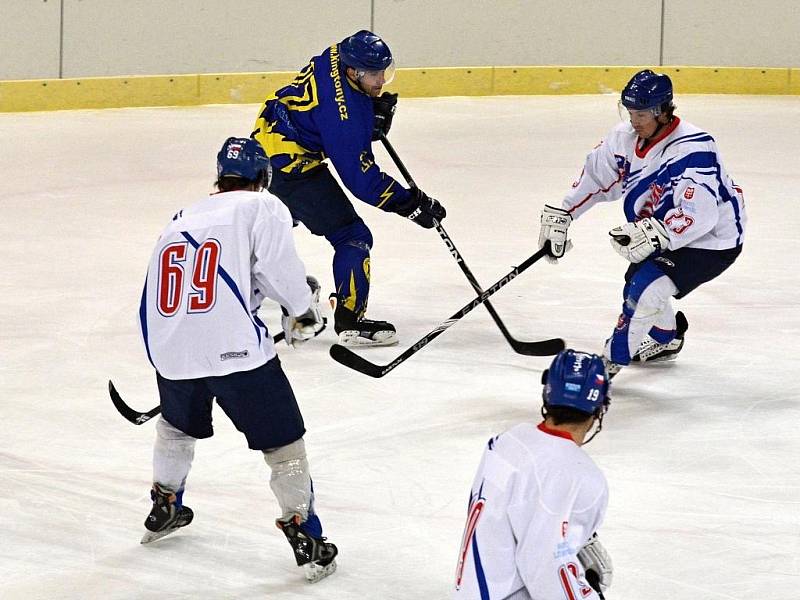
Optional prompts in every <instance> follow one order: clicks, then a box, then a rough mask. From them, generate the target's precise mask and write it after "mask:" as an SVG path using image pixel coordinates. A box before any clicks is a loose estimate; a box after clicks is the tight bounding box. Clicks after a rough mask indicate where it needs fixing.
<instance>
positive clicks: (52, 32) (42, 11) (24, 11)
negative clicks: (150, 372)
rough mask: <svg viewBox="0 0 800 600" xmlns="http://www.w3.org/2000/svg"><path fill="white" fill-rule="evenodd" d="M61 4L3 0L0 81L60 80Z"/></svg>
mask: <svg viewBox="0 0 800 600" xmlns="http://www.w3.org/2000/svg"><path fill="white" fill-rule="evenodd" d="M60 19H61V4H60V0H0V79H47V78H56V77H58V55H59V49H58V47H59V43H60Z"/></svg>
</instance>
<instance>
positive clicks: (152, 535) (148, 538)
mask: <svg viewBox="0 0 800 600" xmlns="http://www.w3.org/2000/svg"><path fill="white" fill-rule="evenodd" d="M178 529H180V527H168V528H167V529H162V530H161V531H148V532H147V533H145V534H144V536H142V541H141V542H139V543H140V544H149V543H150V542H155V541H156V540H160V539H161V538H163V537H165V536H168V535H169V534H170V533H173V532H175V531H178Z"/></svg>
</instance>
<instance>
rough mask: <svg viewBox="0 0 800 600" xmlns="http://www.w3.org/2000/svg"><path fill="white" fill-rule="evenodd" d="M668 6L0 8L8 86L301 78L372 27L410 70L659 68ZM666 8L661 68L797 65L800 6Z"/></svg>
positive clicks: (10, 1)
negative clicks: (309, 66)
mask: <svg viewBox="0 0 800 600" xmlns="http://www.w3.org/2000/svg"><path fill="white" fill-rule="evenodd" d="M62 4H63V9H64V20H63V31H64V39H63V51H62V53H61V54H59V44H60V26H61V23H60V18H61V7H62ZM661 5H662V0H641V1H640V2H636V3H632V2H631V1H630V0H607V1H605V2H603V3H597V2H592V1H590V0H566V1H565V2H561V3H558V4H556V3H552V2H551V1H550V0H496V1H486V0H484V1H477V0H476V1H474V2H464V1H463V0H436V1H433V2H432V1H431V0H337V1H336V2H331V1H328V0H308V1H307V2H303V3H288V2H279V1H278V0H236V1H235V2H231V1H222V0H170V1H168V2H164V0H0V79H35V78H56V77H58V76H59V60H60V59H61V64H62V65H63V69H62V72H63V76H64V77H86V76H109V75H158V74H173V73H175V74H181V73H215V72H263V71H286V70H290V71H293V70H296V69H298V68H299V67H301V66H302V65H303V64H305V62H306V61H307V60H308V58H309V57H310V56H312V55H313V54H314V53H316V52H319V51H321V50H322V49H323V48H325V47H326V46H327V45H329V44H331V43H332V42H334V41H337V40H340V39H341V38H343V37H344V36H346V35H347V34H349V33H352V32H353V31H356V30H358V29H361V28H368V27H369V26H370V23H373V22H374V28H375V30H376V31H377V32H378V33H380V34H381V35H382V36H383V37H384V38H385V39H386V40H387V41H388V42H389V44H390V46H391V47H392V50H393V51H394V53H395V55H396V56H397V59H398V66H401V67H427V66H445V67H446V66H455V67H459V66H482V65H495V66H503V65H558V66H567V65H587V66H591V65H640V64H641V65H644V64H646V65H657V64H658V63H659V53H660V44H661V30H660V24H661ZM664 6H665V28H664V33H663V40H664V48H663V64H666V65H709V66H763V67H800V34H798V32H800V11H797V10H795V8H794V2H792V1H790V0H764V1H763V2H755V1H744V0H735V1H731V0H727V1H726V0H707V1H703V2H697V1H696V0H664ZM373 11H374V12H373Z"/></svg>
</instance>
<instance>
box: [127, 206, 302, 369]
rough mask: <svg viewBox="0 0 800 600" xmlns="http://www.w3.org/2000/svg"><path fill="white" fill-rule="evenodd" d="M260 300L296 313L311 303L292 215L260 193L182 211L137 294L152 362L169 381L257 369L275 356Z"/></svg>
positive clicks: (161, 241)
mask: <svg viewBox="0 0 800 600" xmlns="http://www.w3.org/2000/svg"><path fill="white" fill-rule="evenodd" d="M265 297H267V298H270V299H272V300H275V301H276V302H278V303H279V304H281V305H282V306H284V307H286V308H287V310H289V311H290V312H291V313H292V314H294V315H300V314H302V313H303V312H305V311H306V310H308V307H309V304H310V302H311V291H310V289H309V287H308V284H307V283H306V273H305V267H304V266H303V263H302V262H301V261H300V258H299V257H298V255H297V251H296V250H295V246H294V239H293V237H292V218H291V216H290V214H289V211H288V209H287V208H286V207H285V206H284V205H283V204H282V203H281V202H280V201H279V200H278V199H277V198H275V197H273V196H270V195H268V194H266V193H263V192H249V191H233V192H225V193H218V194H212V195H210V196H208V197H207V198H205V199H203V200H201V201H200V202H197V203H196V204H194V205H192V206H190V207H189V208H186V209H184V210H181V211H179V212H178V213H177V214H176V215H175V216H174V217H173V219H172V222H171V223H170V224H169V225H168V226H167V227H166V228H165V229H164V231H163V232H162V234H161V237H160V239H159V240H158V244H157V245H156V248H155V250H154V252H153V256H152V258H151V259H150V265H149V268H148V271H147V279H146V281H145V285H144V290H143V292H142V300H141V305H140V308H139V323H140V325H141V329H142V338H143V340H144V345H145V348H146V350H147V355H148V358H149V359H150V362H151V363H152V364H153V366H154V367H155V368H156V370H157V371H158V372H159V373H160V374H161V375H162V376H163V377H165V378H167V379H195V378H199V377H210V376H219V375H228V374H230V373H234V372H238V371H249V370H251V369H255V368H256V367H259V366H261V365H263V364H264V363H266V362H267V361H268V360H270V359H272V358H273V357H274V356H275V354H276V352H275V346H274V344H273V343H272V338H271V337H270V336H269V334H268V332H267V328H266V326H265V325H264V323H263V322H262V321H261V320H260V319H259V318H258V316H257V314H256V313H257V311H258V307H259V306H260V305H261V301H262V300H263V299H264V298H265Z"/></svg>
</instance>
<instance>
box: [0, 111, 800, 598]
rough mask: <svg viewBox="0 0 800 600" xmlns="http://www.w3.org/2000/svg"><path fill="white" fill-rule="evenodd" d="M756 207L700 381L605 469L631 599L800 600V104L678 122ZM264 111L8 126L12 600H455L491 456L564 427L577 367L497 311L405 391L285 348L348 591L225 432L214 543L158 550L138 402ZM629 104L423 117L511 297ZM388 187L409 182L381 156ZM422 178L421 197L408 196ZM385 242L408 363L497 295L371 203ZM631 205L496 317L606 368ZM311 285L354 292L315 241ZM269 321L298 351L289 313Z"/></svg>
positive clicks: (430, 362) (212, 455) (421, 366)
mask: <svg viewBox="0 0 800 600" xmlns="http://www.w3.org/2000/svg"><path fill="white" fill-rule="evenodd" d="M676 103H677V105H678V114H679V115H680V116H681V117H682V118H685V119H686V120H688V121H691V122H692V123H695V124H696V125H699V126H700V127H703V128H705V129H707V130H708V131H709V132H710V133H711V134H712V135H713V136H714V137H715V138H716V140H717V143H718V145H719V147H720V149H721V152H722V157H723V161H724V163H725V165H726V167H727V168H728V170H729V171H730V173H731V174H732V175H733V177H734V179H735V181H736V183H737V184H738V185H740V186H741V187H742V188H743V189H744V194H745V199H746V202H747V210H748V212H749V218H750V223H749V229H748V232H747V237H746V243H745V249H744V252H743V254H742V256H741V257H740V259H739V260H738V262H737V263H736V264H735V265H734V266H733V267H732V268H731V269H730V270H729V271H727V272H726V273H724V274H723V275H722V276H721V277H720V278H719V279H717V280H715V281H713V282H711V283H709V284H707V285H705V286H703V287H701V288H700V289H698V290H697V291H695V292H694V293H692V294H691V295H690V296H689V297H687V298H685V299H683V300H681V301H679V302H677V303H676V306H677V307H678V308H680V309H681V310H683V311H684V312H685V313H686V315H687V317H688V319H689V324H690V327H689V331H688V333H687V338H686V346H685V349H684V350H683V352H682V353H681V354H680V356H679V358H678V360H677V361H675V362H674V363H672V364H668V365H662V366H649V367H644V368H641V367H640V368H634V367H631V368H629V369H627V370H625V371H623V372H622V373H621V374H620V375H619V376H618V377H617V378H616V379H615V381H614V384H613V388H612V396H613V402H612V407H611V410H610V412H609V414H608V416H607V418H606V426H605V428H604V431H603V433H602V434H601V435H600V436H599V437H598V438H597V439H596V440H595V441H594V442H592V443H591V444H590V445H589V446H587V447H586V448H587V451H588V452H589V453H590V454H591V455H592V456H593V458H594V459H595V460H596V462H597V463H598V464H599V465H600V467H601V468H602V469H603V471H604V472H605V473H606V475H607V477H608V481H609V485H610V503H609V510H608V515H607V518H606V522H605V525H604V527H603V528H602V530H601V532H600V534H601V537H602V539H603V541H604V543H605V545H606V547H607V548H608V550H609V551H610V553H611V554H612V556H613V559H614V564H615V577H614V584H613V587H612V589H611V590H610V591H609V593H608V594H607V597H608V598H609V600H621V599H627V600H644V599H648V600H649V599H659V600H716V599H737V600H752V599H754V598H763V599H770V600H772V599H775V600H777V599H784V598H785V599H796V598H799V597H800V591H798V590H800V558H798V557H800V460H798V459H800V440H799V439H798V425H800V405H799V403H798V393H797V382H798V378H797V373H798V360H797V357H798V354H800V343H798V339H800V337H799V336H800V310H799V309H800V300H798V297H799V295H800V277H798V274H797V273H798V272H797V269H796V266H795V267H792V264H794V263H795V260H796V253H797V244H798V239H800V238H799V236H798V231H800V201H799V200H798V194H799V193H800V161H799V160H798V155H800V142H798V140H800V98H796V97H793V98H777V97H748V96H680V95H678V96H677V97H676ZM257 111H258V107H257V106H255V105H250V106H208V107H199V108H163V109H121V110H102V111H73V112H54V113H31V114H3V115H0V137H1V138H2V140H3V142H2V144H0V167H1V169H0V170H1V171H2V174H3V188H4V189H3V192H2V194H1V195H0V215H1V216H0V235H2V240H3V250H2V256H3V261H2V262H3V276H2V278H0V315H2V316H0V324H1V325H2V334H1V335H0V352H1V353H2V355H1V358H0V406H2V420H0V598H2V599H3V600H6V599H22V598H25V599H32V598H36V599H38V598H41V599H51V598H59V599H60V598H69V599H78V598H80V599H84V598H105V599H107V600H111V599H121V598H136V599H138V598H154V599H155V598H158V599H159V600H168V599H184V598H186V599H188V598H204V599H205V598H243V599H251V598H252V599H256V598H258V599H262V598H286V599H300V598H303V599H306V598H320V599H323V598H324V599H325V600H329V599H334V600H356V599H357V600H362V599H387V600H388V599H398V600H399V599H403V600H405V599H415V600H417V599H425V600H427V599H438V598H447V597H448V595H449V590H450V586H451V582H452V580H453V573H454V570H455V565H456V554H457V551H458V546H459V543H460V538H461V533H462V527H463V521H464V517H465V515H466V503H467V497H468V491H469V486H470V483H471V481H472V477H473V474H474V471H475V469H476V467H477V463H478V459H479V457H480V454H481V452H482V449H483V446H484V444H485V442H486V441H487V439H488V438H489V437H490V436H492V435H494V434H497V433H499V432H501V431H503V430H504V429H506V428H508V427H510V426H511V425H513V424H515V423H518V422H520V421H525V420H530V421H534V422H538V420H539V417H538V411H539V406H540V390H541V385H540V383H539V379H540V374H541V371H542V370H543V369H544V368H546V367H547V365H548V364H549V360H550V359H549V358H530V357H525V356H520V355H517V354H514V353H513V352H512V351H511V349H510V347H509V346H508V344H507V343H506V342H505V341H504V339H503V338H502V337H501V335H500V333H499V331H498V329H497V327H496V326H495V324H494V323H493V322H492V321H491V320H490V318H489V316H488V314H487V313H486V311H485V310H484V309H483V308H482V307H478V308H476V309H475V310H474V311H473V312H472V313H470V314H469V315H468V316H467V317H465V318H464V319H463V320H462V321H460V322H459V323H457V324H456V325H454V326H453V327H452V328H451V329H449V330H448V331H447V332H445V333H444V334H443V335H442V336H441V337H439V338H438V339H436V340H435V341H434V342H432V343H431V344H430V345H429V346H428V347H426V348H424V349H423V350H421V351H420V352H419V353H418V354H417V355H415V356H414V357H413V358H412V359H410V360H409V361H407V362H406V363H404V364H402V365H401V366H399V367H398V368H397V369H395V370H394V371H393V372H391V373H390V374H389V375H387V376H386V377H385V378H383V379H370V378H368V377H366V376H364V375H361V374H359V373H357V372H355V371H350V370H348V369H347V368H345V367H343V366H341V365H339V364H337V363H335V362H333V361H332V360H331V359H330V358H329V356H328V347H329V345H330V344H331V343H332V342H333V341H334V334H333V333H332V331H326V332H325V333H323V334H322V336H320V338H318V339H316V340H314V341H313V342H310V343H308V344H307V345H306V346H305V347H303V348H301V349H299V350H292V349H291V348H288V347H287V346H285V345H281V346H279V353H280V356H281V360H282V361H283V366H284V368H285V370H286V371H287V373H288V375H289V378H290V380H291V381H292V383H293V385H294V389H295V392H296V394H297V396H298V400H299V402H300V405H301V408H302V410H303V413H304V416H305V420H306V426H307V428H308V434H307V436H306V443H307V447H308V449H309V458H310V461H311V467H312V472H313V476H314V482H315V487H316V492H317V508H318V511H319V514H320V516H321V518H322V521H323V524H324V526H325V529H326V534H327V535H328V536H329V538H330V539H331V541H334V542H335V543H336V544H337V545H338V546H339V548H340V557H339V559H338V562H339V571H338V572H337V573H336V574H335V575H334V576H332V577H330V578H329V579H327V580H325V581H323V582H321V583H319V584H316V585H313V586H310V585H308V584H306V583H305V582H304V581H303V579H302V574H301V572H300V570H298V569H297V568H296V567H295V565H294V560H293V558H292V555H291V552H290V548H289V546H288V544H287V543H286V542H285V540H284V539H283V536H282V535H281V534H280V532H279V531H278V530H277V529H276V528H275V527H274V525H273V524H272V523H273V519H274V518H275V517H276V516H277V504H276V502H275V500H274V498H273V496H272V494H271V492H270V490H269V487H268V477H269V473H268V469H267V467H266V465H265V464H264V461H263V460H262V458H261V455H260V454H259V453H257V452H252V451H249V450H248V449H247V447H246V443H245V440H244V438H243V437H241V436H240V434H239V433H238V432H237V431H236V430H235V429H234V428H233V426H232V425H231V424H230V422H229V421H228V420H227V419H226V418H225V416H224V415H223V414H222V412H221V411H217V412H216V413H215V414H216V415H217V420H216V421H215V424H216V435H215V436H214V437H213V438H212V439H210V440H205V441H201V442H199V443H198V445H197V455H196V458H195V463H194V468H193V470H192V472H191V474H190V478H189V481H188V484H187V489H186V495H185V501H186V503H187V504H188V505H189V506H191V507H192V508H193V509H194V511H195V515H196V517H195V521H194V523H193V524H192V525H191V526H190V527H188V528H187V529H185V530H182V531H180V532H178V533H176V534H173V535H172V536H170V537H168V538H165V539H163V540H161V541H159V542H156V543H154V544H152V545H150V546H147V547H145V546H141V545H140V544H139V539H140V537H141V535H142V533H143V531H144V529H143V525H142V522H143V520H144V518H145V516H146V515H147V513H148V511H149V507H150V501H149V495H148V490H149V487H150V477H151V466H150V460H151V452H152V442H153V439H154V435H155V430H154V424H153V423H152V422H150V423H147V424H144V425H143V426H141V427H136V426H133V425H131V424H130V423H128V422H127V421H125V420H123V419H122V417H120V415H119V414H117V412H116V411H115V409H114V407H113V406H112V405H111V402H110V401H109V398H108V394H107V390H106V385H107V381H108V379H109V378H111V379H113V380H114V382H115V383H116V384H117V387H118V388H119V390H120V392H121V393H122V395H123V397H124V398H125V399H126V400H127V402H128V403H129V404H131V405H132V406H134V407H136V408H137V409H139V410H146V409H149V408H152V407H153V406H155V405H156V404H157V402H158V400H157V395H156V394H157V392H156V386H155V378H154V375H153V372H152V369H151V367H150V365H149V363H148V362H147V359H146V356H145V353H144V350H143V347H142V346H141V343H140V341H139V333H138V330H137V325H136V320H135V317H136V312H137V307H138V301H139V295H140V291H141V286H142V283H143V279H144V274H145V271H146V265H147V261H148V258H149V256H150V253H151V251H152V248H153V245H154V244H155V242H156V239H157V237H158V234H159V232H160V231H161V229H162V227H163V226H164V225H165V224H166V223H167V221H168V220H169V219H170V218H171V217H172V215H173V214H174V213H175V212H176V210H178V209H180V208H181V207H184V206H186V205H188V204H190V203H192V202H194V201H195V200H196V199H199V198H200V197H201V196H203V195H204V194H206V193H208V192H209V191H211V186H212V182H213V180H214V177H215V156H216V152H217V150H218V149H219V147H220V146H221V144H222V142H223V140H224V139H225V138H226V137H228V136H229V135H243V136H246V135H248V134H249V133H250V130H251V126H252V123H253V121H254V119H255V116H256V113H257ZM618 118H619V117H618V116H617V113H616V97H615V96H611V95H608V96H603V95H598V96H582V97H581V96H579V97H502V98H470V99H466V98H447V99H405V100H402V101H401V103H400V106H399V110H398V114H397V117H396V118H395V124H394V128H393V130H392V133H391V139H392V141H393V143H394V146H395V148H396V149H397V151H398V153H399V154H400V156H401V158H402V159H403V160H404V162H405V163H406V166H407V167H408V169H409V170H410V171H411V174H412V175H413V176H414V179H415V180H416V181H417V183H418V184H419V185H420V187H422V188H423V189H424V190H425V191H426V192H428V193H429V194H430V195H432V196H435V197H437V198H439V199H440V200H441V201H442V203H443V204H444V205H445V206H446V208H447V211H448V216H447V219H446V220H445V222H444V225H445V226H446V228H447V231H448V233H449V234H450V235H451V236H452V239H453V241H454V242H455V243H456V245H457V246H458V248H459V250H460V251H461V252H462V254H463V256H464V258H465V260H466V262H467V264H468V265H469V267H470V268H471V269H472V271H473V272H474V273H475V275H476V276H477V278H478V280H479V281H480V282H481V283H482V284H483V285H484V286H485V287H488V286H489V285H490V284H491V283H493V282H494V281H496V280H497V279H499V278H500V277H501V276H502V275H504V274H505V273H507V272H508V271H509V270H510V269H511V267H512V266H513V265H515V264H518V263H519V262H521V261H522V260H523V259H524V258H526V257H528V256H529V255H530V254H532V253H533V252H534V251H535V243H536V239H537V236H538V214H539V210H540V208H541V207H542V205H543V204H544V203H546V202H551V203H558V202H559V201H560V198H561V196H562V195H563V194H564V192H565V191H566V190H567V189H568V188H569V186H570V184H571V182H572V181H573V180H574V179H575V178H576V177H577V176H578V174H579V173H580V170H581V166H582V164H583V160H584V157H585V155H586V153H587V152H588V151H589V150H590V149H591V148H592V147H593V146H594V145H595V144H596V143H597V142H599V140H600V139H601V138H602V137H603V136H604V135H605V134H606V132H607V131H608V130H609V129H610V128H611V127H612V126H613V125H614V124H615V123H616V122H617V120H618ZM375 153H376V157H377V161H378V164H380V165H381V166H382V167H383V168H384V169H385V170H387V171H389V172H390V173H392V174H396V173H397V170H396V169H395V168H394V167H393V166H392V165H391V161H390V160H389V158H388V156H387V155H386V154H385V152H384V151H383V148H380V147H379V146H378V145H377V144H376V145H375ZM397 176H398V178H399V175H397ZM356 207H357V210H358V211H359V213H360V214H361V215H362V216H363V218H364V219H365V221H366V222H367V224H368V225H369V226H370V228H371V229H372V231H373V234H374V237H375V247H374V251H373V254H372V274H373V292H372V296H371V300H370V311H369V316H372V317H373V318H378V319H388V320H390V321H392V322H394V323H395V324H396V325H397V329H398V331H399V334H400V338H401V344H400V346H399V347H395V348H384V349H371V350H367V351H364V354H365V355H367V358H369V359H370V360H372V361H377V362H381V363H387V362H389V361H390V360H391V359H392V358H393V357H395V356H396V355H398V354H399V353H400V352H401V351H402V350H403V349H405V348H407V347H408V346H410V345H411V344H413V343H414V342H415V341H416V340H417V339H419V338H420V337H421V336H423V335H424V334H426V333H427V332H428V331H430V330H431V329H433V328H434V327H435V326H436V325H438V324H439V323H440V322H441V321H443V320H444V319H446V318H447V317H449V316H450V315H451V314H452V313H454V312H455V311H456V310H458V309H459V308H461V306H462V305H464V304H465V303H466V302H467V301H469V300H470V299H471V298H472V296H473V292H472V291H471V288H470V286H469V284H468V283H467V280H466V279H465V278H464V276H463V274H462V273H461V272H460V271H459V269H458V267H457V266H456V264H455V263H454V260H453V258H452V257H451V256H450V254H449V252H448V251H447V248H446V247H445V246H444V244H443V243H442V241H441V240H440V239H439V237H438V236H437V235H436V233H435V232H434V231H432V230H431V231H426V230H422V229H421V228H418V227H416V226H415V225H414V224H412V223H410V222H409V221H407V220H405V219H402V218H400V217H398V216H397V215H393V214H387V213H382V212H380V211H378V210H375V209H373V208H371V207H369V206H367V205H365V204H363V203H360V202H358V201H356ZM623 220H624V219H623V217H622V209H621V205H620V204H608V205H603V206H599V207H596V208H595V209H594V210H592V211H590V212H589V213H588V214H587V215H586V216H584V217H582V218H581V219H580V220H578V221H576V222H575V223H574V224H573V226H572V227H571V233H572V236H573V239H574V242H575V248H574V250H573V251H572V252H570V253H569V254H568V256H567V258H566V259H565V260H563V261H561V263H560V264H559V265H555V266H554V265H549V264H546V263H544V262H543V261H542V262H540V263H537V264H536V265H534V266H533V267H531V269H530V270H528V271H527V272H525V273H524V274H523V275H521V276H520V277H519V278H518V279H516V280H514V281H513V282H511V283H510V284H509V285H508V286H507V287H506V288H504V289H503V290H501V291H500V292H499V293H498V294H497V295H496V296H495V297H494V298H493V302H494V304H495V307H496V308H497V310H498V312H499V313H500V315H501V316H502V317H503V319H504V320H505V321H506V324H507V326H508V328H509V329H510V330H511V332H512V334H513V335H515V336H516V337H518V338H520V339H525V340H535V339H543V338H549V337H556V336H561V337H564V338H566V340H567V341H568V343H569V344H570V345H571V346H573V347H576V348H578V349H584V350H591V351H599V350H600V348H601V345H602V342H603V340H604V339H605V338H606V337H607V336H608V335H609V334H610V332H611V330H612V328H613V326H614V324H615V322H616V317H617V315H618V313H619V310H620V304H621V298H620V290H621V280H622V274H623V272H624V270H625V268H626V264H627V263H625V261H623V259H621V258H620V257H619V256H617V255H616V254H615V253H614V252H613V251H612V249H611V247H610V245H609V243H608V241H607V237H608V236H607V233H606V232H607V230H608V229H609V228H611V227H612V226H614V225H617V224H620V223H621V222H623ZM295 231H296V240H297V244H298V247H299V251H300V254H301V256H302V257H303V259H304V261H305V264H306V267H307V269H308V271H309V272H310V273H313V274H315V275H316V276H317V277H318V278H319V279H320V280H321V282H322V283H323V290H325V292H326V294H327V292H328V291H330V290H331V288H332V285H333V284H332V276H331V273H330V260H331V256H332V253H331V250H330V249H329V247H328V245H327V243H326V242H325V241H324V240H322V239H320V238H314V237H313V236H312V235H311V234H310V233H308V231H306V230H305V229H304V228H302V227H300V228H298V229H296V230H295ZM262 315H263V316H264V317H265V319H266V320H267V321H268V323H269V324H271V329H272V330H273V333H275V332H277V331H280V329H279V325H278V322H279V311H278V309H277V308H276V306H275V305H266V306H265V307H263V309H262Z"/></svg>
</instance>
